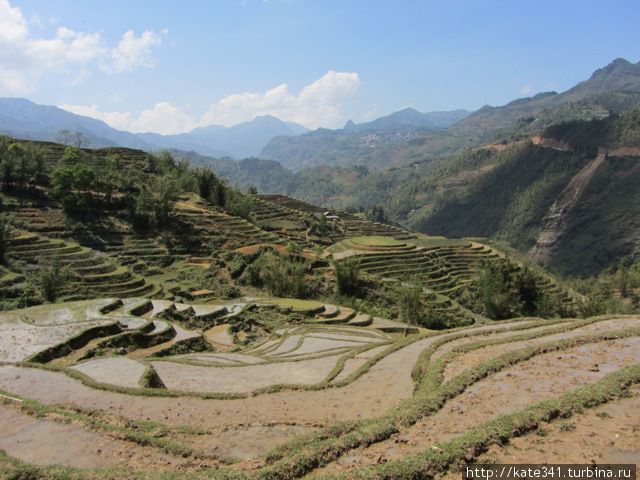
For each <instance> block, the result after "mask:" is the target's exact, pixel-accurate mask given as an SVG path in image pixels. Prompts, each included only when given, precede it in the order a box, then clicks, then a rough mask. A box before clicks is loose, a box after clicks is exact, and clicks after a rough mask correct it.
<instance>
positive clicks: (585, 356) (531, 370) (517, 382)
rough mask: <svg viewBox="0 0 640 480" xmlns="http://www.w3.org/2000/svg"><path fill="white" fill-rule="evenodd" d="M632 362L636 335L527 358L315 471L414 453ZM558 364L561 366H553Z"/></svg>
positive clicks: (639, 345) (638, 344)
mask: <svg viewBox="0 0 640 480" xmlns="http://www.w3.org/2000/svg"><path fill="white" fill-rule="evenodd" d="M636 363H640V338H625V339H620V340H614V341H607V342H601V343H595V344H587V345H582V346H579V347H575V348H572V349H568V350H565V351H562V352H551V353H547V354H543V355H539V356H536V357H533V358H532V359H531V360H529V361H527V362H524V363H521V364H517V365H515V366H513V367H511V368H508V369H506V370H503V371H502V372H499V373H497V374H495V375H492V376H490V377H488V378H486V379H485V380H482V381H480V382H478V383H476V384H474V385H472V386H470V387H469V388H467V389H466V390H465V391H464V392H463V393H462V394H461V395H459V396H457V397H455V398H454V399H452V400H450V401H448V402H447V403H446V404H445V406H444V407H443V408H442V409H441V410H439V411H438V412H437V413H435V414H434V415H432V416H430V417H426V418H424V419H423V420H421V421H419V422H418V423H417V424H415V425H414V426H412V427H409V428H407V429H406V430H405V431H403V432H401V433H400V434H398V435H394V436H393V437H391V438H390V439H388V440H385V441H383V442H380V443H376V444H373V445H371V446H370V447H368V448H361V449H356V450H354V451H352V452H351V453H350V454H349V455H346V456H344V457H341V458H340V459H339V460H337V461H336V462H333V463H331V464H329V465H328V466H326V467H324V468H323V469H320V470H318V471H317V472H316V474H317V475H320V474H326V473H332V472H336V471H341V470H348V469H351V468H359V467H362V466H366V465H375V464H378V463H382V462H386V461H389V460H397V459H400V458H403V457H406V456H408V455H414V454H417V453H419V452H420V451H422V450H424V449H426V448H429V446H431V445H433V444H434V443H438V442H445V441H448V440H450V439H452V438H454V437H456V436H459V435H461V434H463V433H465V432H466V431H468V430H469V429H470V428H473V427H476V426H478V425H480V424H481V423H483V422H485V421H487V420H490V419H491V418H495V417H497V416H499V415H502V414H504V413H509V412H513V411H517V410H520V409H523V408H525V407H526V406H528V405H530V404H531V403H534V402H538V401H541V400H546V399H550V398H555V397H558V396H560V395H561V394H562V393H564V392H566V391H568V390H571V389H574V388H577V387H579V386H580V385H584V384H587V383H593V382H596V381H598V380H600V379H602V378H603V377H605V376H606V375H608V374H610V373H612V372H614V371H616V370H618V369H620V368H622V367H625V366H629V365H632V364H636ZM558 365H562V368H561V369H559V368H558ZM513 392H518V395H513ZM528 463H530V462H528Z"/></svg>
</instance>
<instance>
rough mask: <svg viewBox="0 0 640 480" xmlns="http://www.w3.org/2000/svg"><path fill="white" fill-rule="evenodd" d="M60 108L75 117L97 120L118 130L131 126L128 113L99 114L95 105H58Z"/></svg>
mask: <svg viewBox="0 0 640 480" xmlns="http://www.w3.org/2000/svg"><path fill="white" fill-rule="evenodd" d="M60 108H62V109H63V110H66V111H68V112H71V113H75V114H76V115H83V116H85V117H91V118H97V119H98V120H102V121H103V122H105V123H107V124H108V125H111V126H112V127H113V128H117V129H118V130H128V129H129V127H130V125H131V114H130V113H129V112H101V111H100V110H99V109H98V106H97V105H70V104H67V103H65V104H63V105H60Z"/></svg>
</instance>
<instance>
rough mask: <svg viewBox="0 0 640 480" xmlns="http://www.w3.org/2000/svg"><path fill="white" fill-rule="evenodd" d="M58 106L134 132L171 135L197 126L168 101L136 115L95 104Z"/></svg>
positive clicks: (195, 121) (195, 122) (119, 128)
mask: <svg viewBox="0 0 640 480" xmlns="http://www.w3.org/2000/svg"><path fill="white" fill-rule="evenodd" d="M60 108H62V109H63V110H67V111H68V112H71V113H75V114H77V115H84V116H86V117H91V118H97V119H98V120H102V121H103V122H105V123H107V124H108V125H110V126H112V127H113V128H117V129H118V130H128V131H130V132H135V133H145V132H154V133H160V134H162V135H173V134H176V133H184V132H188V131H190V130H193V129H194V128H196V127H197V126H198V122H197V120H194V119H193V118H191V117H190V116H189V115H187V114H186V113H184V112H183V111H182V110H180V109H179V108H178V107H175V106H173V105H172V104H171V103H169V102H158V103H156V104H155V105H154V106H153V108H151V109H147V110H143V111H142V112H141V113H140V115H138V116H137V117H136V116H134V115H132V114H131V113H130V112H103V111H101V110H100V109H99V108H98V106H97V105H71V104H63V105H60Z"/></svg>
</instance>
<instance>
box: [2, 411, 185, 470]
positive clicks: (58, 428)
mask: <svg viewBox="0 0 640 480" xmlns="http://www.w3.org/2000/svg"><path fill="white" fill-rule="evenodd" d="M0 431H1V432H2V435H0V450H4V451H5V452H6V453H7V454H8V455H10V456H12V457H15V458H17V459H19V460H22V461H25V462H28V463H32V464H35V465H53V464H56V465H64V466H69V467H78V468H89V467H106V466H112V465H122V466H126V467H129V468H133V469H136V470H157V469H158V468H161V469H163V468H168V469H172V468H176V467H178V466H180V465H185V464H186V463H187V460H185V459H184V458H181V457H173V456H170V455H167V454H165V453H163V452H162V451H160V450H158V449H155V448H151V447H142V446H140V445H137V444H135V443H130V442H125V441H121V440H117V439H114V438H110V437H107V436H105V435H101V434H99V433H97V432H94V431H91V430H87V429H86V428H84V427H82V426H80V425H77V424H74V423H65V424H63V423H57V422H54V421H52V420H43V419H38V418H33V417H31V416H29V415H26V414H24V413H22V412H20V411H18V410H17V409H15V408H12V407H9V406H7V405H2V404H0Z"/></svg>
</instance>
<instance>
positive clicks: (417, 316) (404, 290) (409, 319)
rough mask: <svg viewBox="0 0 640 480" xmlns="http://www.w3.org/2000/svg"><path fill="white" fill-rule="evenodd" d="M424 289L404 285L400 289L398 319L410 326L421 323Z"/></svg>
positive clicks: (412, 285) (413, 285) (407, 284)
mask: <svg viewBox="0 0 640 480" xmlns="http://www.w3.org/2000/svg"><path fill="white" fill-rule="evenodd" d="M421 295H422V288H421V287H420V286H418V285H415V284H409V283H403V284H401V285H400V288H399V289H398V318H399V319H400V320H402V321H403V322H405V323H408V324H410V325H416V324H419V323H420V320H421V318H422V315H423V310H422V302H421V301H420V297H421Z"/></svg>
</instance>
